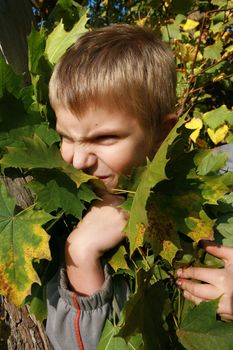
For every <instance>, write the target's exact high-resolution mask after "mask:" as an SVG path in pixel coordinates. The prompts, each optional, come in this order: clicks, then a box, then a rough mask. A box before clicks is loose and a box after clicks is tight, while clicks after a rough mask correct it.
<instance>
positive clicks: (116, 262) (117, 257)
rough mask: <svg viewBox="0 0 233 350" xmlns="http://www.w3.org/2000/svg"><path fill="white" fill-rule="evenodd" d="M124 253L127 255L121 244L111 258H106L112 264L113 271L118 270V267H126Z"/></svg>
mask: <svg viewBox="0 0 233 350" xmlns="http://www.w3.org/2000/svg"><path fill="white" fill-rule="evenodd" d="M125 255H127V252H126V249H125V247H124V246H123V245H121V246H120V247H119V248H118V249H117V252H116V253H115V254H114V255H113V256H112V257H111V259H110V260H108V263H109V264H110V265H111V266H112V268H113V270H114V271H118V270H119V269H128V265H127V262H126V260H125Z"/></svg>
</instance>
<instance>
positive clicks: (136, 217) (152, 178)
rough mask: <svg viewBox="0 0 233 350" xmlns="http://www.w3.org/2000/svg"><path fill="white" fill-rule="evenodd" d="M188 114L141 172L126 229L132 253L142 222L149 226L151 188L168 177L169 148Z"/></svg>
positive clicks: (136, 243)
mask: <svg viewBox="0 0 233 350" xmlns="http://www.w3.org/2000/svg"><path fill="white" fill-rule="evenodd" d="M186 116H187V114H184V115H183V116H182V117H181V118H180V119H179V121H178V123H177V124H176V125H175V126H174V128H173V129H172V130H171V131H170V133H169V134H168V136H167V137H166V139H165V140H164V142H163V143H162V144H161V146H160V148H159V150H158V151H157V153H156V155H155V157H154V159H153V160H152V162H148V164H147V167H146V168H145V170H144V172H141V181H140V183H139V185H138V187H137V190H136V192H135V195H134V198H133V202H132V205H131V211H130V217H129V220H128V223H127V226H126V229H125V232H126V235H127V236H128V239H129V242H130V254H131V255H132V253H133V252H134V251H135V249H137V247H138V243H139V241H140V242H141V239H139V241H138V234H139V235H141V232H140V230H138V228H140V226H138V225H140V224H142V225H144V226H145V227H146V226H147V222H148V221H147V212H146V203H147V199H148V197H149V195H150V193H151V189H152V188H153V187H154V186H155V185H156V184H157V183H159V182H160V181H162V180H164V179H166V178H167V175H166V173H165V167H166V164H167V163H168V158H167V150H168V147H169V146H170V145H171V144H172V142H173V141H174V139H175V138H176V137H177V135H178V131H177V130H178V129H179V128H180V127H181V126H182V125H183V124H184V121H185V118H186Z"/></svg>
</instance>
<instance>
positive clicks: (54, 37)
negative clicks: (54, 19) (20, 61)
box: [45, 14, 87, 64]
mask: <svg viewBox="0 0 233 350" xmlns="http://www.w3.org/2000/svg"><path fill="white" fill-rule="evenodd" d="M86 23H87V16H86V14H84V15H83V16H82V17H81V18H80V20H79V21H78V22H77V23H76V24H75V25H74V27H73V29H72V30H71V31H70V32H66V31H65V30H64V25H63V23H62V22H60V23H59V24H58V25H57V26H56V27H55V29H54V30H53V31H52V33H51V34H50V35H49V36H48V39H47V41H46V48H45V53H46V54H47V57H48V60H49V62H51V63H52V64H54V63H57V61H58V60H59V58H60V57H61V56H62V55H63V54H64V53H65V51H66V50H67V49H68V48H69V47H70V46H71V45H72V44H74V43H75V41H76V40H77V39H78V38H79V36H80V35H81V34H83V33H85V31H86V29H85V26H86Z"/></svg>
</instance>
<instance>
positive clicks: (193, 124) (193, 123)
mask: <svg viewBox="0 0 233 350" xmlns="http://www.w3.org/2000/svg"><path fill="white" fill-rule="evenodd" d="M202 126H203V122H202V119H200V118H193V119H192V120H190V122H188V123H186V124H185V127H186V128H187V129H191V130H195V129H201V128H202Z"/></svg>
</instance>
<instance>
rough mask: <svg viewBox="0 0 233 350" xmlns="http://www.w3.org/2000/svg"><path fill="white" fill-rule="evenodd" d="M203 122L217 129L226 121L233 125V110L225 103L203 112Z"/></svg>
mask: <svg viewBox="0 0 233 350" xmlns="http://www.w3.org/2000/svg"><path fill="white" fill-rule="evenodd" d="M203 122H204V124H205V125H206V126H208V127H210V128H211V129H214V130H215V129H217V128H218V127H220V126H221V125H223V124H225V123H226V122H227V123H229V124H230V125H233V111H230V110H229V109H227V107H226V106H225V105H222V106H220V107H219V108H216V109H213V110H212V111H210V112H206V113H204V114H203Z"/></svg>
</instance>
